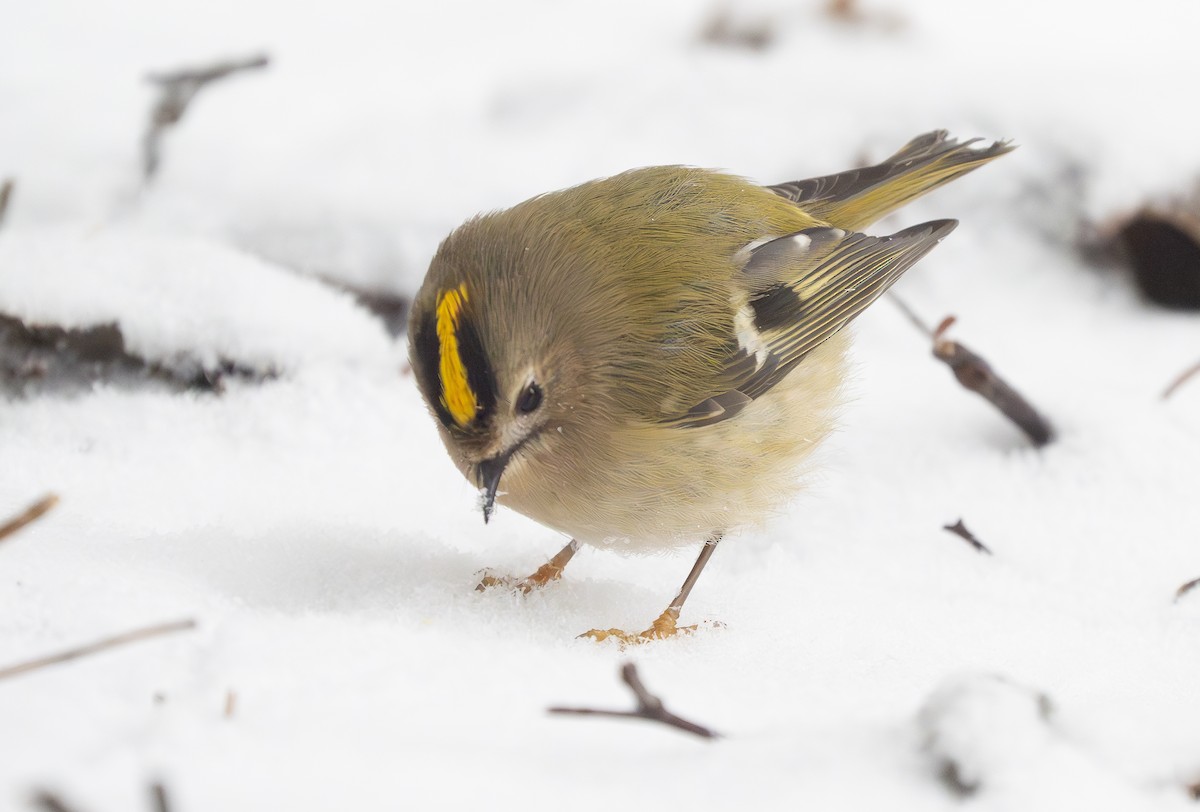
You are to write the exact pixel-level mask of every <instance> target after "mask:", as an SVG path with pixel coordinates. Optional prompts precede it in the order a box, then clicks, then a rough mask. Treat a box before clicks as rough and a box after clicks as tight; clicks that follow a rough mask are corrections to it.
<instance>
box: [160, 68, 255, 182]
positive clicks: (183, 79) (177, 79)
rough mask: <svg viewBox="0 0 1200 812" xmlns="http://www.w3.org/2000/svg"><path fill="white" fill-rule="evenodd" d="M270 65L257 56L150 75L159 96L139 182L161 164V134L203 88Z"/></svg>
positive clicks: (181, 115) (178, 118) (175, 120)
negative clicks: (229, 77)
mask: <svg viewBox="0 0 1200 812" xmlns="http://www.w3.org/2000/svg"><path fill="white" fill-rule="evenodd" d="M269 63H270V60H269V59H268V58H267V56H265V55H263V54H260V55H257V56H252V57H249V58H246V59H231V60H228V61H226V62H218V63H216V64H215V65H210V66H208V67H206V68H185V69H182V70H177V71H171V72H169V73H152V74H150V75H148V76H147V77H146V81H148V82H150V83H152V84H155V85H158V86H159V87H160V88H161V90H162V92H161V94H160V95H159V97H158V101H157V102H155V104H154V107H152V108H151V109H150V123H149V126H148V127H147V128H146V134H145V135H144V136H143V138H142V178H143V180H144V181H146V182H147V183H148V182H149V181H150V180H151V179H152V178H153V177H154V174H155V173H156V172H157V171H158V167H159V164H160V163H161V162H162V149H161V141H162V136H163V133H164V132H166V131H167V130H168V129H170V128H171V127H173V126H175V125H176V124H178V123H179V121H180V120H181V119H182V118H183V114H184V113H186V112H187V109H188V105H189V104H191V103H192V99H193V98H195V96H196V94H197V93H199V92H200V89H201V88H203V87H204V86H205V85H208V84H210V83H212V82H215V81H217V80H219V79H224V78H225V77H227V76H230V75H232V74H235V73H240V72H242V71H248V70H256V69H258V68H265V67H266V66H267V65H268V64H269Z"/></svg>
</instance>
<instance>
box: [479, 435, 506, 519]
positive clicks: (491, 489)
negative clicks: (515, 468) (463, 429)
mask: <svg viewBox="0 0 1200 812" xmlns="http://www.w3.org/2000/svg"><path fill="white" fill-rule="evenodd" d="M511 458H512V452H511V451H510V452H508V453H505V454H500V455H498V456H495V457H492V458H491V459H488V460H484V461H483V462H481V463H479V465H478V466H476V468H477V473H476V476H477V477H478V479H479V487H481V488H483V523H484V524H487V521H488V519H490V518H492V508H493V507H494V506H495V504H496V489H497V488H499V487H500V477H502V476H504V469H505V468H507V467H508V461H509V459H511Z"/></svg>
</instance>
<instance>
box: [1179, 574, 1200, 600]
mask: <svg viewBox="0 0 1200 812" xmlns="http://www.w3.org/2000/svg"><path fill="white" fill-rule="evenodd" d="M1198 586H1200V578H1193V579H1192V580H1190V581H1188V582H1187V583H1186V584H1184V585H1183V586H1181V587H1179V589H1176V590H1175V600H1179V599H1180V598H1182V597H1183V596H1184V595H1186V594H1187V593H1189V592H1191V591H1192V590H1193V589H1195V588H1196V587H1198Z"/></svg>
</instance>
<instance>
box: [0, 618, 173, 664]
mask: <svg viewBox="0 0 1200 812" xmlns="http://www.w3.org/2000/svg"><path fill="white" fill-rule="evenodd" d="M194 628H196V621H194V620H191V619H188V620H176V621H174V622H172V623H161V624H159V625H157V626H147V627H146V628H144V629H135V630H134V631H131V632H124V633H123V634H117V635H113V636H112V637H106V638H104V639H103V640H97V641H96V642H95V643H88V644H87V645H83V646H78V647H77V648H72V649H67V650H66V651H60V652H59V653H58V654H50V655H48V656H46V657H38V658H37V659H35V660H29V661H27V662H23V663H17V664H16V665H10V666H7V667H5V668H0V679H5V678H6V677H15V676H16V675H18V674H24V673H25V672H27V671H34V670H36V669H38V668H45V667H46V666H48V665H56V664H58V663H65V662H67V661H68V660H74V659H77V658H79V657H85V656H87V655H89V654H96V653H97V652H101V651H105V650H107V649H110V648H115V647H116V646H123V645H125V644H126V643H135V642H137V641H139V640H146V639H148V638H151V637H157V636H159V635H163V634H171V633H172V632H182V631H187V630H188V629H194Z"/></svg>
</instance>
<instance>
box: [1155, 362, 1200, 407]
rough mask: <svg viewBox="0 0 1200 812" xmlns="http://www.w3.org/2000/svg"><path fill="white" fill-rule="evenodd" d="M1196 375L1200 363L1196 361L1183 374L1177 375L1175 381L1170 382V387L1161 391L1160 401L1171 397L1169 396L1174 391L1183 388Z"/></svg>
mask: <svg viewBox="0 0 1200 812" xmlns="http://www.w3.org/2000/svg"><path fill="white" fill-rule="evenodd" d="M1198 373H1200V361H1197V362H1196V363H1194V364H1192V365H1191V366H1190V367H1188V368H1187V369H1185V370H1184V371H1183V372H1181V373H1179V375H1177V376H1176V377H1175V379H1174V380H1173V381H1171V384H1170V386H1168V387H1167V388H1166V389H1164V390H1163V393H1162V399H1163V400H1166V399H1167V398H1169V397H1171V395H1173V394H1175V390H1177V389H1178V388H1179V387H1181V386H1183V385H1184V384H1185V383H1187V382H1188V381H1189V380H1190V379H1192V378H1194V377H1195V376H1196V375H1197V374H1198Z"/></svg>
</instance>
